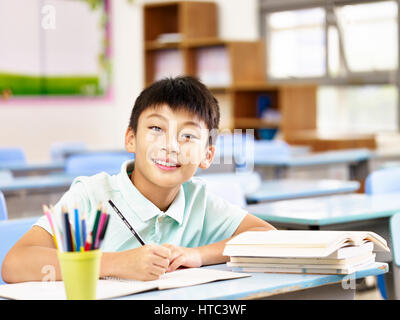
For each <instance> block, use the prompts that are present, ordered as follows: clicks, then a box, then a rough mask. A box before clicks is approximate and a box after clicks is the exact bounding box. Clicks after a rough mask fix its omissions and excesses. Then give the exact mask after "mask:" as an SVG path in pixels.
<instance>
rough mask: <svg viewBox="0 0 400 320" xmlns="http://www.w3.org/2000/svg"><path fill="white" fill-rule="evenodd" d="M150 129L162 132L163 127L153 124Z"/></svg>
mask: <svg viewBox="0 0 400 320" xmlns="http://www.w3.org/2000/svg"><path fill="white" fill-rule="evenodd" d="M149 129H151V130H153V131H156V132H161V131H162V129H161V128H160V127H157V126H151V127H149Z"/></svg>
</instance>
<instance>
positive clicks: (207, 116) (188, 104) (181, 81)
mask: <svg viewBox="0 0 400 320" xmlns="http://www.w3.org/2000/svg"><path fill="white" fill-rule="evenodd" d="M162 104H166V105H168V106H169V107H170V108H171V109H172V110H187V111H189V112H191V113H193V114H194V115H197V116H198V117H199V118H200V119H201V120H203V121H204V122H205V123H206V125H207V127H208V129H209V130H210V137H209V144H211V145H213V144H214V143H215V139H216V137H217V132H218V126H219V120H220V112H219V105H218V101H217V99H216V98H215V97H214V96H213V95H212V93H211V92H210V90H208V88H207V87H206V86H205V85H204V84H203V83H201V82H200V81H199V80H198V79H196V78H194V77H190V76H179V77H176V78H165V79H162V80H159V81H156V82H154V83H153V84H151V85H150V86H149V87H147V88H146V89H144V90H143V91H142V92H141V93H140V95H139V96H138V97H137V99H136V101H135V105H134V106H133V109H132V113H131V117H130V120H129V127H131V128H132V130H133V132H134V133H136V131H137V127H138V120H139V116H140V115H141V113H142V112H143V111H144V110H146V109H147V108H151V107H157V106H160V105H162Z"/></svg>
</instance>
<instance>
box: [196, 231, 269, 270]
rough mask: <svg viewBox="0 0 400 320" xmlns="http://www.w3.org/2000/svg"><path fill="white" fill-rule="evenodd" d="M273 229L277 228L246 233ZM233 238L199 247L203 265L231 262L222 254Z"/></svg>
mask: <svg viewBox="0 0 400 320" xmlns="http://www.w3.org/2000/svg"><path fill="white" fill-rule="evenodd" d="M273 229H275V228H274V227H272V226H271V227H270V226H268V227H254V228H249V229H247V230H246V231H269V230H273ZM232 238H233V236H232V237H230V238H228V239H225V240H222V241H219V242H216V243H213V244H209V245H206V246H202V247H198V250H199V252H200V255H201V259H202V265H203V266H206V265H210V264H218V263H224V262H227V261H229V256H223V255H222V253H223V251H224V248H225V244H226V243H227V242H228V241H229V240H230V239H232Z"/></svg>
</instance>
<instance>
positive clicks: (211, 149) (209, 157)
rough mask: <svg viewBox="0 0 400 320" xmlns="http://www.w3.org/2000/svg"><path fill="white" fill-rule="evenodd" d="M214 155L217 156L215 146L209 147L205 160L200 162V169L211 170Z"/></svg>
mask: <svg viewBox="0 0 400 320" xmlns="http://www.w3.org/2000/svg"><path fill="white" fill-rule="evenodd" d="M214 155H215V147H214V146H213V145H209V146H208V147H207V149H206V154H205V156H204V158H203V160H201V162H200V165H199V168H200V169H207V168H209V167H210V166H211V163H212V162H213V159H214Z"/></svg>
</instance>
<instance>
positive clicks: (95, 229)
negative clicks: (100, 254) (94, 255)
mask: <svg viewBox="0 0 400 320" xmlns="http://www.w3.org/2000/svg"><path fill="white" fill-rule="evenodd" d="M101 208H102V204H100V205H99V207H98V208H97V212H96V219H95V221H94V225H93V230H92V232H91V235H92V245H91V247H90V249H91V250H94V245H95V240H96V235H97V229H98V228H99V221H100V215H101Z"/></svg>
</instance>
